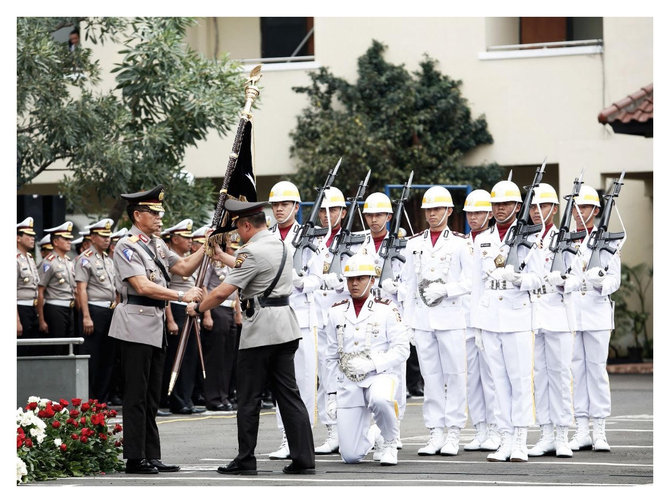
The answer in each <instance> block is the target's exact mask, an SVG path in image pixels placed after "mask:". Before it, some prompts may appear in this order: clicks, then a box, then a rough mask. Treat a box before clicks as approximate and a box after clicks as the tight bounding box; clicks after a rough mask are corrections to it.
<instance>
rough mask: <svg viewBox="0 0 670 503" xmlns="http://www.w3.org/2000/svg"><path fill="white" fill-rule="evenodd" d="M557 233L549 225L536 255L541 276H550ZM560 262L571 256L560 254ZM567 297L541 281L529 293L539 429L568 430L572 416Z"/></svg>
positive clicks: (570, 319)
mask: <svg viewBox="0 0 670 503" xmlns="http://www.w3.org/2000/svg"><path fill="white" fill-rule="evenodd" d="M557 232H558V229H556V227H555V226H554V225H553V224H551V227H550V228H549V229H548V230H547V232H546V234H545V236H544V238H543V239H541V241H540V242H541V243H542V247H541V248H540V249H538V250H537V253H538V254H539V255H540V257H541V258H542V263H543V266H544V275H546V274H548V273H550V272H551V264H552V262H553V260H554V253H553V252H552V251H551V250H550V249H549V246H550V244H551V240H552V238H553V236H554V234H555V233H557ZM564 255H565V257H564V259H566V258H567V259H568V260H570V258H571V257H572V255H571V254H570V253H568V252H565V253H564ZM570 297H571V294H570V293H565V294H564V293H562V292H561V291H559V289H557V288H556V287H555V286H553V285H551V284H550V283H548V282H546V281H544V280H543V282H542V286H541V287H540V288H538V289H536V290H533V291H531V292H530V300H531V304H532V306H533V328H534V330H535V348H534V386H535V413H536V416H537V423H538V424H540V425H544V424H553V425H555V426H570V425H572V423H573V421H574V418H573V416H572V372H571V370H570V366H571V361H572V346H573V340H574V336H573V328H572V327H574V325H575V321H574V316H573V311H572V309H570V310H568V309H567V304H568V303H569V302H570Z"/></svg>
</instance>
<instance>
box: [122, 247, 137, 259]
mask: <svg viewBox="0 0 670 503" xmlns="http://www.w3.org/2000/svg"><path fill="white" fill-rule="evenodd" d="M133 253H135V252H134V251H133V250H131V249H130V248H125V249H124V250H123V251H121V254H122V255H123V256H124V257H126V260H127V261H128V262H130V261H131V259H132V258H133Z"/></svg>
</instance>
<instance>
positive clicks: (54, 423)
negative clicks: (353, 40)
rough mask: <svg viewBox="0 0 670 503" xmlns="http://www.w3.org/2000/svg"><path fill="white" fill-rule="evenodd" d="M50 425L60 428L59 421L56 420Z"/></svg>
mask: <svg viewBox="0 0 670 503" xmlns="http://www.w3.org/2000/svg"><path fill="white" fill-rule="evenodd" d="M51 426H52V427H53V428H60V423H59V422H58V421H54V422H53V423H51Z"/></svg>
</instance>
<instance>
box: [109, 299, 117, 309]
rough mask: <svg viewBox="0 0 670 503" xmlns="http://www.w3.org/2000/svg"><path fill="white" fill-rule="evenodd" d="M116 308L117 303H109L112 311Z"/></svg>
mask: <svg viewBox="0 0 670 503" xmlns="http://www.w3.org/2000/svg"><path fill="white" fill-rule="evenodd" d="M115 307H116V302H115V301H112V302H110V303H109V308H110V309H114V308H115Z"/></svg>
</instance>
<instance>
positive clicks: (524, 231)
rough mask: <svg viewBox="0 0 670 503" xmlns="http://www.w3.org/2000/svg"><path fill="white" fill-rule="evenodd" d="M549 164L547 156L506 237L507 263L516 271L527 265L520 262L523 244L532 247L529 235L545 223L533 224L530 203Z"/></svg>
mask: <svg viewBox="0 0 670 503" xmlns="http://www.w3.org/2000/svg"><path fill="white" fill-rule="evenodd" d="M546 164H547V159H546V158H545V160H544V162H543V163H542V166H540V167H539V168H537V171H536V172H535V177H534V178H533V183H532V184H530V185H529V186H527V187H524V189H526V191H527V192H526V197H525V198H524V200H523V203H521V209H520V210H519V214H518V216H517V222H516V224H515V225H514V226H513V227H512V228H511V229H510V232H509V233H508V234H507V237H506V238H505V244H506V245H508V246H509V253H508V255H507V260H506V261H505V265H512V266H514V271H515V272H521V271H522V270H523V268H524V267H526V263H525V262H519V250H520V248H521V247H522V246H525V247H526V248H528V249H531V248H532V247H533V245H534V243H531V242H530V241H529V240H528V237H529V236H531V235H533V234H536V233H538V232H540V231H541V230H542V227H543V224H541V223H540V224H535V225H533V224H532V221H531V218H530V203H531V201H532V200H533V189H534V188H535V187H537V186H538V185H539V184H540V182H541V181H542V176H543V175H544V167H545V165H546Z"/></svg>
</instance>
